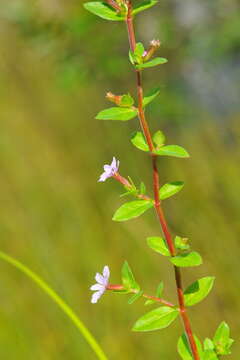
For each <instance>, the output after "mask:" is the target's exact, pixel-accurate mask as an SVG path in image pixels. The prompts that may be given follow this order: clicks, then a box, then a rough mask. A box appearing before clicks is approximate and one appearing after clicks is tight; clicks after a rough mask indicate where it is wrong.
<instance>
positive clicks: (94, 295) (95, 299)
mask: <svg viewBox="0 0 240 360" xmlns="http://www.w3.org/2000/svg"><path fill="white" fill-rule="evenodd" d="M101 296H102V292H101V291H97V292H95V293H94V294H93V295H92V299H91V303H92V304H96V303H97V302H98V300H99V299H100V297H101Z"/></svg>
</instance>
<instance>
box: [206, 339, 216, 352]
mask: <svg viewBox="0 0 240 360" xmlns="http://www.w3.org/2000/svg"><path fill="white" fill-rule="evenodd" d="M204 350H214V343H213V342H212V340H211V339H209V338H206V339H205V340H204Z"/></svg>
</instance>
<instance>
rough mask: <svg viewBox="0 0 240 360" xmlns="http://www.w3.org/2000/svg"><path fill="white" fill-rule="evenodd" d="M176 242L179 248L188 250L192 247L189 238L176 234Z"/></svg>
mask: <svg viewBox="0 0 240 360" xmlns="http://www.w3.org/2000/svg"><path fill="white" fill-rule="evenodd" d="M174 244H175V246H176V248H177V249H178V250H188V249H189V248H190V245H189V244H188V238H182V237H180V236H176V237H175V239H174Z"/></svg>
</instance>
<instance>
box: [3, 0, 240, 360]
mask: <svg viewBox="0 0 240 360" xmlns="http://www.w3.org/2000/svg"><path fill="white" fill-rule="evenodd" d="M135 2H136V3H137V2H139V1H138V0H136V1H135ZM239 10H240V6H239V2H238V0H203V1H198V0H186V1H180V0H162V1H161V2H160V3H159V4H158V5H157V6H155V7H154V8H152V9H151V10H148V11H146V12H145V13H142V14H140V15H139V16H138V18H137V20H136V30H137V34H138V39H141V40H142V41H143V42H144V43H145V44H146V45H147V44H148V43H149V41H150V40H151V39H153V38H159V39H160V40H161V42H162V46H161V52H160V53H161V56H163V57H167V58H168V59H169V62H168V64H167V65H164V66H161V67H159V68H156V69H153V70H149V71H147V72H146V75H145V74H144V84H145V89H149V88H151V87H154V86H156V85H157V86H160V87H161V95H160V97H159V98H158V100H155V102H154V103H152V105H151V106H150V107H149V108H148V110H147V116H148V118H149V120H150V123H151V128H152V130H158V129H162V130H163V131H164V132H165V133H166V134H167V138H168V143H169V144H170V143H176V144H180V145H182V146H184V147H186V148H187V150H188V151H189V152H190V154H191V158H190V159H189V160H181V159H173V158H172V159H171V158H166V159H161V161H160V162H159V165H160V176H161V180H162V182H166V181H174V180H183V181H184V182H185V183H186V185H185V188H184V190H183V191H182V192H181V193H180V194H179V195H177V196H176V197H175V198H172V199H169V200H167V201H166V202H165V203H164V207H165V210H166V214H167V217H168V220H169V223H170V227H171V230H172V232H173V234H178V235H182V236H187V237H189V239H190V240H191V241H192V242H193V246H194V249H196V250H197V251H199V252H200V253H201V254H202V255H203V258H204V265H202V266H200V267H199V268H197V269H188V270H185V271H184V283H185V284H186V285H187V284H189V283H191V282H192V281H194V280H195V279H196V278H198V277H201V276H206V275H214V276H216V283H215V287H214V291H212V293H211V294H210V295H209V297H208V298H207V299H206V300H205V301H204V302H203V303H201V304H200V305H198V306H196V307H194V308H192V309H190V310H189V313H190V315H191V319H192V323H193V324H194V325H193V326H194V331H195V332H196V333H197V335H198V336H199V337H200V338H201V339H203V338H204V337H206V336H212V335H213V333H214V331H215V329H216V327H217V326H218V324H219V323H220V321H222V320H225V321H227V322H228V323H229V324H230V326H231V328H232V337H233V338H234V339H235V340H236V343H235V345H234V347H233V353H232V357H231V359H233V360H237V359H239V354H240V343H239V340H240V339H239V333H240V323H239V301H240V271H239V264H240V260H239V259H240V247H239V241H240V240H239V236H240V222H239V215H240V194H239V187H240V166H239V164H240V127H239V115H240V104H239V90H240V85H239V84H240V82H239V75H240V68H239V62H240V56H239V49H240V37H239V31H240V11H239ZM0 19H1V21H0V46H1V53H0V114H1V115H0V116H1V123H0V124H1V125H0V197H1V216H0V233H1V250H3V251H6V252H7V253H9V254H10V255H12V256H15V257H16V258H18V259H19V260H21V261H23V262H24V263H26V264H27V265H28V266H30V267H31V268H32V269H33V270H35V271H36V272H37V273H39V274H40V275H41V276H42V277H43V278H44V279H45V280H47V281H48V282H49V284H51V285H52V286H53V288H54V289H55V290H57V292H58V293H59V294H60V295H62V296H63V298H64V299H65V300H66V301H67V302H68V303H69V304H70V305H71V306H72V307H73V308H74V309H75V310H76V312H77V313H78V314H79V316H80V317H81V318H82V320H83V321H84V322H85V323H86V325H87V326H88V327H89V329H90V330H91V331H93V333H94V334H95V336H96V337H97V339H98V340H99V341H100V343H101V344H102V346H103V348H104V349H105V351H106V352H107V354H108V356H109V359H111V360H120V359H129V360H135V359H138V360H143V359H146V358H149V359H152V360H156V359H160V358H161V359H166V360H173V359H174V360H175V359H178V355H177V353H176V346H175V344H176V341H177V339H178V336H179V335H180V334H181V332H182V327H181V324H180V321H176V322H175V323H174V325H172V326H171V327H170V328H168V329H165V330H162V331H158V332H154V333H147V334H141V333H132V332H131V331H130V329H131V326H132V324H133V323H134V322H135V320H136V319H137V318H138V317H139V316H140V315H142V314H143V313H144V312H145V311H147V310H149V308H148V309H147V308H145V307H144V306H143V303H142V301H139V302H137V303H136V304H135V305H132V306H130V305H128V304H127V298H126V297H124V296H120V295H114V294H107V295H106V296H104V297H103V298H102V299H101V301H100V302H99V304H98V305H92V304H90V301H89V300H90V291H89V286H90V285H91V284H92V283H93V277H94V274H95V272H96V271H100V270H101V269H102V267H103V266H104V265H105V264H108V265H109V266H110V268H111V281H112V282H115V283H119V282H120V269H121V266H122V263H123V261H124V260H125V259H127V260H128V261H129V263H130V265H131V266H132V268H133V270H134V273H135V275H136V278H137V280H138V282H140V284H141V285H142V286H143V288H144V289H145V290H146V292H149V293H154V291H155V288H156V286H157V284H158V282H159V281H160V280H163V281H164V283H165V296H166V297H168V298H169V299H170V300H172V301H175V300H176V295H175V287H174V281H173V273H172V268H171V266H170V265H169V264H168V261H166V260H165V259H164V258H163V257H160V256H158V255H157V254H154V253H153V252H152V251H151V250H150V249H148V248H147V246H146V242H145V238H146V236H151V235H152V236H154V235H158V234H160V230H159V226H158V224H157V222H156V219H155V215H154V212H151V211H150V212H149V213H147V214H145V215H144V216H142V217H141V218H138V219H136V220H132V221H129V222H125V223H113V222H112V220H111V217H112V214H113V213H114V211H115V210H116V209H117V208H118V207H119V206H120V204H121V203H122V202H123V201H124V199H120V198H119V195H120V194H121V192H122V189H121V188H120V187H119V185H118V184H117V183H114V181H113V180H108V181H107V182H106V183H104V184H99V183H97V179H98V177H99V175H100V173H101V172H102V166H103V164H104V163H109V162H110V161H111V159H112V156H113V155H115V156H116V157H117V158H118V159H120V162H121V173H122V175H125V176H126V175H130V176H131V178H132V179H133V180H134V181H136V182H137V183H139V182H140V180H143V181H144V182H145V183H146V185H147V188H148V191H149V193H151V171H150V163H149V159H148V158H147V157H146V156H144V154H143V153H141V152H140V151H138V150H137V149H135V148H133V147H132V145H131V144H130V141H129V138H130V134H131V132H132V131H134V130H136V129H138V122H137V120H136V119H135V120H132V121H129V122H126V123H120V122H104V121H97V120H95V119H94V117H95V115H96V113H97V112H98V111H100V110H102V109H103V108H106V107H108V106H109V104H108V103H107V102H106V100H105V98H104V95H105V93H106V91H109V90H111V91H112V92H115V93H120V94H121V93H126V92H127V91H130V92H131V93H132V94H135V77H134V73H133V71H132V67H131V65H130V64H129V61H128V58H127V54H128V43H127V37H126V29H125V27H124V24H122V23H110V22H107V21H104V20H100V19H99V18H97V17H94V16H93V15H91V14H88V13H87V12H86V11H85V10H84V9H83V7H82V2H81V1H80V0H68V1H64V0H51V1H48V0H35V1H31V0H11V1H9V0H1V7H0ZM0 283H1V286H0V288H1V291H0V294H1V295H0V299H1V300H0V304H1V306H0V358H1V359H4V360H5V359H6V360H16V359H22V360H32V359H35V360H50V359H51V360H63V359H64V360H65V359H68V360H77V359H89V360H91V359H95V355H94V354H93V353H92V351H91V349H90V348H89V347H88V345H87V344H86V343H85V341H84V340H83V339H82V337H81V336H80V335H79V333H78V332H77V330H76V329H75V328H74V326H73V325H72V324H71V323H70V322H69V320H68V319H67V318H66V317H65V315H63V314H62V313H61V312H60V311H59V310H58V309H57V308H56V306H55V305H54V304H53V303H52V302H51V301H50V300H49V299H48V298H47V297H46V295H45V294H43V293H42V292H41V291H40V290H39V289H38V288H36V286H35V285H33V284H32V283H31V282H30V281H29V280H28V279H27V278H25V277H24V276H23V275H22V274H20V273H18V272H17V271H16V270H15V269H13V268H11V267H9V265H7V264H4V263H1V264H0Z"/></svg>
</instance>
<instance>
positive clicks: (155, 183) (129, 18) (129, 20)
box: [126, 0, 200, 360]
mask: <svg viewBox="0 0 240 360" xmlns="http://www.w3.org/2000/svg"><path fill="white" fill-rule="evenodd" d="M127 6H128V14H127V19H126V25H127V30H128V37H129V44H130V49H131V51H134V50H135V47H136V39H135V32H134V26H133V17H132V4H131V1H130V0H128V1H127ZM136 73H137V92H138V115H139V121H140V125H141V128H142V131H143V133H144V136H145V138H146V141H147V143H148V146H149V149H150V151H151V153H152V154H151V156H152V168H153V188H154V198H155V210H156V213H157V217H158V219H159V222H160V225H161V228H162V231H163V234H164V236H165V239H166V242H167V244H168V248H169V251H170V253H171V255H172V256H175V254H176V250H175V246H174V242H173V240H172V237H171V234H170V231H169V229H168V225H167V221H166V219H165V216H164V212H163V209H162V207H161V201H160V198H159V187H160V186H159V183H160V182H159V173H158V168H157V158H156V155H154V154H153V150H154V145H153V141H152V137H151V133H150V130H149V127H148V123H147V121H146V118H145V114H144V109H143V88H142V75H141V71H140V70H136ZM174 272H175V282H176V287H177V295H178V303H179V308H180V313H181V317H182V320H183V324H184V328H185V331H186V334H187V337H188V341H189V345H190V348H191V351H192V355H193V358H194V360H200V357H199V354H198V350H197V346H196V342H195V340H194V337H193V332H192V329H191V324H190V321H189V318H188V315H187V312H186V307H185V304H184V294H183V286H182V276H181V270H180V268H178V267H176V266H174Z"/></svg>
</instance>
